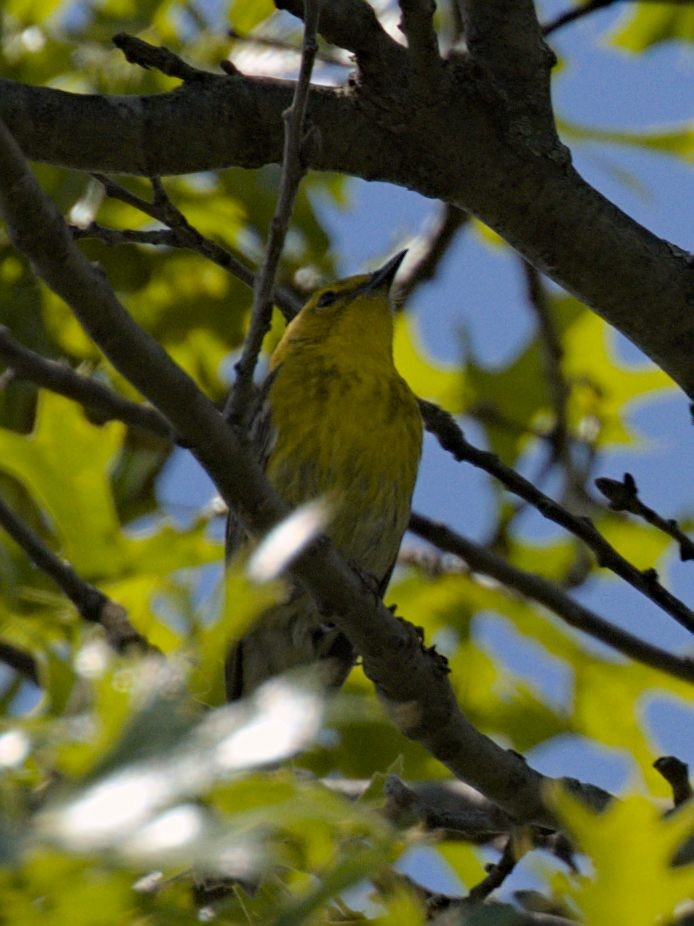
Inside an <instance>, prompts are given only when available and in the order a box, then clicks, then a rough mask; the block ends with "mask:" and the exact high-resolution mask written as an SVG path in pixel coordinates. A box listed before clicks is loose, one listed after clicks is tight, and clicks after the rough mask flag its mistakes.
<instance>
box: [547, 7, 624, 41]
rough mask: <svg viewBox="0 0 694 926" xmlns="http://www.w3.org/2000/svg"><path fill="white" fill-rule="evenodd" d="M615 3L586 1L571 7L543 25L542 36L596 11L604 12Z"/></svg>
mask: <svg viewBox="0 0 694 926" xmlns="http://www.w3.org/2000/svg"><path fill="white" fill-rule="evenodd" d="M615 2H617V0H588V3H583V4H578V5H577V6H574V7H571V9H568V10H565V11H564V12H563V13H559V14H558V15H557V16H555V17H554V19H551V20H550V21H549V22H548V23H545V24H544V25H543V26H542V34H543V35H550V34H551V33H552V32H556V30H557V29H561V27H562V26H568V24H569V23H572V22H575V21H576V20H577V19H583V17H584V16H589V15H590V14H591V13H595V11H596V10H604V9H605V7H608V6H612V4H613V3H615Z"/></svg>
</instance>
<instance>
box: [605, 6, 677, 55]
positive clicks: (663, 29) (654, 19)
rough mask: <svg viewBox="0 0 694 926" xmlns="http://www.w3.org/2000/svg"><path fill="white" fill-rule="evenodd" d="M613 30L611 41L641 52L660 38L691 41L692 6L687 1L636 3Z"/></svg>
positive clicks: (616, 45)
mask: <svg viewBox="0 0 694 926" xmlns="http://www.w3.org/2000/svg"><path fill="white" fill-rule="evenodd" d="M631 9H632V10H633V12H631V11H630V14H627V17H626V21H624V20H622V21H621V22H620V23H619V24H618V26H617V29H616V30H615V32H614V33H613V34H612V36H611V39H610V44H611V45H614V46H615V47H617V48H623V49H624V50H625V51H631V52H642V51H645V50H646V49H647V48H651V47H652V46H653V45H657V44H659V43H660V42H676V41H680V42H694V9H693V8H692V7H691V5H689V4H687V3H680V4H677V3H639V4H635V5H634V6H633V7H632V8H631Z"/></svg>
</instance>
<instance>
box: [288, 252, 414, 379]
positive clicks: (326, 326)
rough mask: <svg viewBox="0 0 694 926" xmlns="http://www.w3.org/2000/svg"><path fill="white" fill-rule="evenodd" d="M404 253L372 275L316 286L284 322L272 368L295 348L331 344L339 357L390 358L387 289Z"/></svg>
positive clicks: (390, 345)
mask: <svg viewBox="0 0 694 926" xmlns="http://www.w3.org/2000/svg"><path fill="white" fill-rule="evenodd" d="M406 253H407V252H406V251H401V252H400V253H399V254H396V255H395V257H392V258H391V259H390V260H389V261H388V262H387V263H386V264H384V265H383V266H382V267H380V268H379V269H378V270H375V271H374V272H373V273H367V274H362V275H360V276H354V277H347V278H346V279H344V280H336V281H335V282H334V283H331V284H330V285H329V286H324V287H323V288H322V289H319V290H317V291H316V292H315V293H314V294H313V295H312V296H311V298H310V299H309V300H308V302H307V303H306V304H305V305H304V306H303V308H302V309H301V311H300V312H299V314H298V315H297V316H296V318H295V319H294V320H293V321H292V322H291V323H290V324H289V325H288V327H287V330H286V331H285V333H284V337H283V338H282V340H281V342H280V344H279V345H278V347H277V350H276V351H275V353H274V355H273V361H272V365H273V366H277V365H278V364H279V363H281V362H282V361H283V360H285V359H286V357H287V356H288V354H290V353H292V352H293V351H295V350H298V351H301V350H302V348H309V349H310V348H311V347H312V346H314V345H315V346H316V347H318V345H321V346H322V347H321V348H320V349H322V350H325V349H326V345H327V342H333V343H334V344H335V349H336V351H339V354H341V355H342V356H350V355H354V356H356V357H357V358H361V359H365V358H367V357H369V356H374V357H379V358H382V357H383V355H384V354H386V355H387V356H389V357H390V356H392V349H393V312H392V306H391V299H390V289H391V285H392V283H393V280H394V279H395V274H396V273H397V271H398V268H399V266H400V264H401V263H402V261H403V258H404V257H405V254H406Z"/></svg>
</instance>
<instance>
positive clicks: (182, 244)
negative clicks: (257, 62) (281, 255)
mask: <svg viewBox="0 0 694 926" xmlns="http://www.w3.org/2000/svg"><path fill="white" fill-rule="evenodd" d="M92 176H93V177H94V179H95V180H98V181H99V183H101V184H102V185H103V187H104V190H105V192H106V195H107V196H110V197H111V198H112V199H118V200H120V201H121V202H124V203H127V204H128V205H129V206H132V207H133V208H134V209H137V210H139V211H140V212H144V214H145V215H148V216H150V217H151V218H153V219H156V220H157V221H158V222H161V223H162V225H166V226H167V227H168V229H169V231H168V233H167V232H164V231H163V230H162V231H159V230H156V229H154V230H151V231H146V232H144V231H141V232H136V231H120V232H116V231H114V230H113V229H106V230H103V231H102V226H99V225H96V224H95V223H91V224H90V225H88V226H87V227H86V228H85V229H80V230H79V231H76V230H74V228H72V229H71V230H72V233H73V235H74V237H75V238H87V237H97V238H100V239H101V240H103V241H104V242H105V243H106V244H121V243H124V242H140V243H143V244H162V245H168V246H169V247H177V248H187V249H188V250H191V251H196V252H197V253H198V254H202V256H203V257H206V258H207V259H208V260H210V261H212V262H213V263H215V264H217V265H218V266H219V267H222V268H223V269H224V270H226V271H228V272H229V273H231V274H232V275H233V276H235V277H236V278H237V279H238V280H240V281H241V282H242V283H244V284H245V285H246V286H249V287H251V288H252V287H253V284H254V281H255V274H254V273H253V271H252V270H250V269H249V268H248V267H246V265H245V264H243V263H241V261H240V260H238V258H236V257H234V255H233V254H231V253H230V252H229V251H227V250H226V248H223V247H221V245H219V244H217V243H216V242H215V241H212V239H210V238H206V237H205V236H204V235H203V234H201V233H200V232H199V231H198V230H197V228H195V226H194V225H191V224H190V222H189V221H188V219H187V218H186V217H185V216H184V215H183V213H182V212H181V211H180V209H178V208H177V207H176V206H175V205H174V204H173V202H172V201H171V200H170V199H169V198H168V197H166V199H165V200H163V201H161V202H158V203H157V202H152V203H150V202H147V200H146V199H142V198H141V197H139V196H137V195H136V194H135V193H131V192H130V190H127V189H126V188H125V187H123V186H121V185H120V184H119V183H116V182H115V181H114V180H111V178H110V177H107V176H105V175H104V174H99V173H94V174H92ZM120 235H122V236H123V238H122V239H120V240H119V237H118V236H120ZM273 299H274V301H275V303H276V304H277V305H278V306H279V308H280V309H281V311H282V312H283V314H284V316H285V318H286V319H287V320H289V319H291V318H293V317H294V316H295V315H296V313H297V312H298V311H299V309H300V308H301V302H300V300H298V299H297V298H296V297H295V296H294V295H293V294H292V293H290V292H289V290H286V289H284V288H282V287H277V288H275V290H274V292H273Z"/></svg>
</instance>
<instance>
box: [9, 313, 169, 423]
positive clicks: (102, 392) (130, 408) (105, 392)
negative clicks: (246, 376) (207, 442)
mask: <svg viewBox="0 0 694 926" xmlns="http://www.w3.org/2000/svg"><path fill="white" fill-rule="evenodd" d="M0 360H4V362H5V363H6V364H7V367H8V368H9V369H11V370H12V373H13V375H14V377H15V378H16V379H25V380H29V381H30V382H32V383H36V385H37V386H42V387H43V388H45V389H50V390H51V391H52V392H57V393H59V394H60V395H63V396H65V397H66V398H68V399H73V400H74V401H75V402H79V403H80V404H81V405H84V406H85V407H86V408H89V409H91V410H93V411H96V412H98V414H99V417H100V418H102V419H103V420H104V421H110V420H112V419H115V420H117V421H123V422H125V424H128V425H131V426H132V427H136V428H142V429H143V430H146V431H151V432H152V433H153V434H157V435H158V436H159V437H163V438H166V439H167V440H171V441H173V440H175V435H174V434H173V433H172V431H171V428H170V426H169V423H168V422H167V420H166V419H165V418H164V417H163V416H162V415H160V414H159V412H158V411H157V410H156V409H154V408H149V407H148V406H146V405H138V404H137V403H136V402H130V401H129V400H128V399H124V398H123V397H122V396H119V395H118V394H117V393H116V392H113V391H112V390H111V389H109V388H108V387H106V386H104V385H103V384H102V383H99V382H97V381H96V380H94V379H88V378H87V377H86V376H80V375H79V373H75V371H74V370H72V369H71V368H70V367H69V366H67V365H66V364H64V363H58V362H57V361H55V360H48V359H47V358H46V357H42V356H41V355H40V354H37V353H35V352H34V351H32V350H29V348H27V347H24V346H23V345H22V344H20V343H19V341H15V339H14V338H13V337H12V335H11V334H10V331H9V330H8V329H7V328H6V327H5V326H4V325H0Z"/></svg>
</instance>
